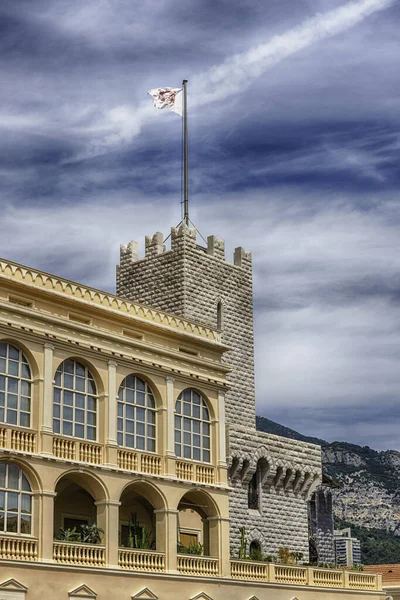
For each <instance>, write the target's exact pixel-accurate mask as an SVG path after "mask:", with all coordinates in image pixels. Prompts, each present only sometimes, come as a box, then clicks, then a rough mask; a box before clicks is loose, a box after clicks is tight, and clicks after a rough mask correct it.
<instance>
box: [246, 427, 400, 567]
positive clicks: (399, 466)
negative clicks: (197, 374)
mask: <svg viewBox="0 0 400 600" xmlns="http://www.w3.org/2000/svg"><path fill="white" fill-rule="evenodd" d="M256 425H257V429H259V430H261V431H265V432H267V433H274V434H275V435H281V436H283V437H288V438H291V439H295V440H300V441H303V442H310V443H313V444H319V445H320V446H321V447H322V464H323V469H324V471H325V472H326V473H327V474H328V475H330V476H331V477H333V478H334V479H335V480H336V481H337V482H339V484H340V486H341V487H340V489H337V490H332V493H333V501H334V512H335V517H336V519H339V520H340V521H341V522H343V521H345V522H347V523H350V525H351V526H352V527H354V526H359V527H361V528H364V529H366V530H367V532H364V533H363V534H362V536H363V538H365V540H367V538H368V530H369V532H370V535H369V537H370V538H371V539H373V536H374V535H375V537H376V536H378V537H379V536H381V537H379V539H381V540H385V539H386V538H385V535H386V534H387V535H389V538H388V539H391V540H393V537H394V536H395V537H396V540H394V542H395V543H394V545H395V546H396V548H397V542H399V541H400V452H397V451H395V450H384V451H380V452H378V451H377V450H373V449H372V448H369V447H368V446H357V445H356V444H351V443H348V442H332V443H329V442H326V441H325V440H321V439H319V438H314V437H308V436H305V435H302V434H301V433H298V432H297V431H294V430H293V429H289V428H288V427H284V426H283V425H279V424H278V423H275V422H274V421H270V420H269V419H267V418H265V417H257V423H256ZM355 532H356V530H355V529H354V533H355ZM360 535H361V534H360ZM383 543H384V542H382V544H383ZM389 546H390V547H392V546H391V544H389ZM392 550H393V549H392ZM393 553H394V554H393V561H392V562H397V561H398V560H400V544H399V547H398V550H396V551H395V550H393ZM386 554H387V553H386ZM386 554H385V556H386ZM386 559H387V562H391V561H390V560H389V558H388V557H387V556H386ZM368 562H369V561H368Z"/></svg>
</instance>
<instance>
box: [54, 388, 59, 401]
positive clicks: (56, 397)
mask: <svg viewBox="0 0 400 600" xmlns="http://www.w3.org/2000/svg"><path fill="white" fill-rule="evenodd" d="M60 401H61V390H59V389H57V388H54V402H58V403H59V402H60Z"/></svg>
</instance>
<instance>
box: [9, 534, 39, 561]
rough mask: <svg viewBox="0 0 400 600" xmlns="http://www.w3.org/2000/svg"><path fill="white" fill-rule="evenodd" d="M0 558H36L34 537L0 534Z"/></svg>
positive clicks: (36, 550)
mask: <svg viewBox="0 0 400 600" xmlns="http://www.w3.org/2000/svg"><path fill="white" fill-rule="evenodd" d="M0 558H3V559H5V560H28V561H34V560H37V559H38V542H37V540H36V539H27V538H16V537H15V538H14V537H11V536H9V537H8V536H3V535H2V536H0Z"/></svg>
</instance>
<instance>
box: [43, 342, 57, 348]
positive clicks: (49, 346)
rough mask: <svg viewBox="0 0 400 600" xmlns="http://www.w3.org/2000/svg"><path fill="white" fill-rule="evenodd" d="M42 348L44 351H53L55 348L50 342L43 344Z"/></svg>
mask: <svg viewBox="0 0 400 600" xmlns="http://www.w3.org/2000/svg"><path fill="white" fill-rule="evenodd" d="M43 348H45V349H46V350H54V348H55V346H54V344H51V343H50V342H45V343H44V344H43Z"/></svg>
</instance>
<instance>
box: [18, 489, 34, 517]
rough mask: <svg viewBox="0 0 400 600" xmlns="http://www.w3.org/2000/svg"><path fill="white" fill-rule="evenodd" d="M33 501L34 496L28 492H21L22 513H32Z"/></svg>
mask: <svg viewBox="0 0 400 600" xmlns="http://www.w3.org/2000/svg"><path fill="white" fill-rule="evenodd" d="M31 501H32V496H28V494H21V513H27V514H29V515H30V514H31V512H32V507H31Z"/></svg>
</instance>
